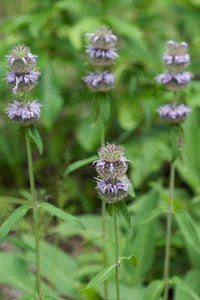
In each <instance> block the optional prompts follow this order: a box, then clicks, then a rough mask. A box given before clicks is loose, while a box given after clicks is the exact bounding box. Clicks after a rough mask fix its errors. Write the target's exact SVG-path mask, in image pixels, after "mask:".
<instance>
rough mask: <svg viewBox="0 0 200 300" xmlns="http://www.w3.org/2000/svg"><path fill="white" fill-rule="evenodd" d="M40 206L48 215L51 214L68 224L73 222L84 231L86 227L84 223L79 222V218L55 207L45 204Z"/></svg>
mask: <svg viewBox="0 0 200 300" xmlns="http://www.w3.org/2000/svg"><path fill="white" fill-rule="evenodd" d="M40 206H41V207H42V208H44V209H45V210H46V211H47V212H48V213H50V214H51V215H52V216H56V217H58V218H61V219H62V220H64V221H66V222H71V223H72V224H73V225H74V226H76V227H78V228H79V229H84V226H83V225H82V223H81V222H80V221H79V220H78V218H76V217H74V216H72V215H70V214H68V213H66V212H64V211H63V210H61V209H59V208H57V207H55V206H54V205H52V204H50V203H47V202H44V203H41V204H40Z"/></svg>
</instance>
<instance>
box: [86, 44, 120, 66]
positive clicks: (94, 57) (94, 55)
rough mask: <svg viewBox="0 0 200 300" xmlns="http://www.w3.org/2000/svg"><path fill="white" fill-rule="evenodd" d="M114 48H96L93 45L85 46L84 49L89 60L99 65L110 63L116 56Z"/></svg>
mask: <svg viewBox="0 0 200 300" xmlns="http://www.w3.org/2000/svg"><path fill="white" fill-rule="evenodd" d="M115 50H116V49H115V48H110V49H96V48H94V47H87V49H86V50H85V52H86V53H88V54H89V57H90V62H91V63H92V64H95V65H99V66H108V65H111V64H112V62H113V60H114V59H115V58H116V57H118V54H117V53H116V52H115Z"/></svg>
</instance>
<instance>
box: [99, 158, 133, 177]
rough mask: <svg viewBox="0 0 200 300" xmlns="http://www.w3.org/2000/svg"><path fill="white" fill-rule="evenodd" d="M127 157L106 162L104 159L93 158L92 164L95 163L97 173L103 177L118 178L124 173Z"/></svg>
mask: <svg viewBox="0 0 200 300" xmlns="http://www.w3.org/2000/svg"><path fill="white" fill-rule="evenodd" d="M127 161H128V160H127V159H126V158H125V157H121V158H120V159H119V160H118V161H115V162H108V161H105V160H101V159H99V160H95V161H94V162H93V164H94V165H95V168H96V171H97V173H98V174H99V175H100V176H101V177H102V178H103V179H110V178H118V177H121V176H122V175H124V174H125V173H126V171H127V169H128V165H127Z"/></svg>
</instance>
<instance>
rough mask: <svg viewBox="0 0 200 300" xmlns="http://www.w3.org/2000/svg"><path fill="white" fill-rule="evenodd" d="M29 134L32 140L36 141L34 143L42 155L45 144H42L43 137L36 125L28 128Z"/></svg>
mask: <svg viewBox="0 0 200 300" xmlns="http://www.w3.org/2000/svg"><path fill="white" fill-rule="evenodd" d="M28 133H29V135H30V137H31V139H32V140H33V141H34V143H35V144H36V146H37V148H38V150H39V153H40V154H42V152H43V143H42V139H41V136H40V134H39V132H38V130H37V129H36V128H35V126H34V125H30V126H29V128H28Z"/></svg>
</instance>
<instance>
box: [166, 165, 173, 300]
mask: <svg viewBox="0 0 200 300" xmlns="http://www.w3.org/2000/svg"><path fill="white" fill-rule="evenodd" d="M174 179H175V165H174V162H173V163H171V168H170V183H169V188H170V193H169V205H168V211H167V233H166V248H165V262H164V295H163V300H168V293H169V269H170V239H171V225H172V204H173V198H174Z"/></svg>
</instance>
